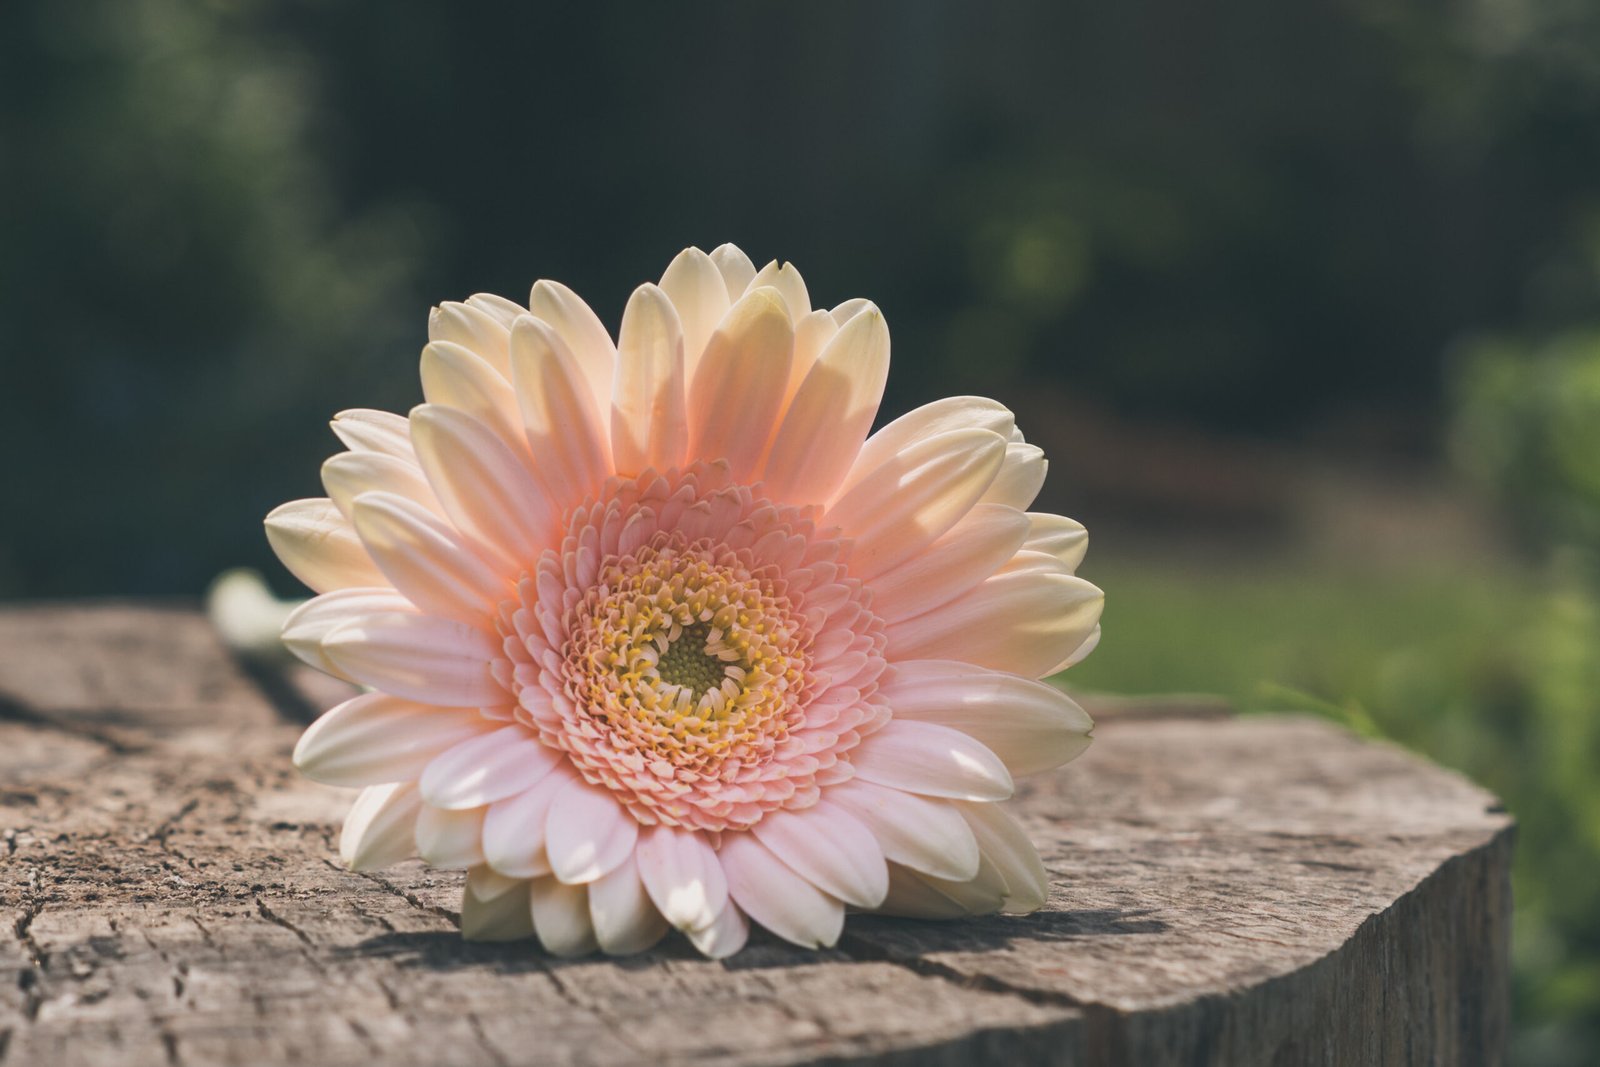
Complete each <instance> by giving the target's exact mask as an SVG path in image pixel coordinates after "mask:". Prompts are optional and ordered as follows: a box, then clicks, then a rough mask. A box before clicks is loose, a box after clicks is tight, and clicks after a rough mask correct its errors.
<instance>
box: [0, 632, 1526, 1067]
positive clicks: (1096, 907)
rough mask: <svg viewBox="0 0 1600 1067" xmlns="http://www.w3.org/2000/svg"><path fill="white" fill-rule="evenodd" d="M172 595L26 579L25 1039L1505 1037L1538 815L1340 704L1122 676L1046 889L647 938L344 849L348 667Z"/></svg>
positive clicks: (781, 1053) (341, 1046)
mask: <svg viewBox="0 0 1600 1067" xmlns="http://www.w3.org/2000/svg"><path fill="white" fill-rule="evenodd" d="M267 682H268V684H266V685H265V687H264V686H263V685H262V684H261V682H260V681H255V680H252V678H251V676H250V675H249V674H247V673H246V672H244V671H242V670H241V669H240V668H239V667H238V666H236V665H235V664H234V663H232V662H231V661H230V660H229V658H228V656H227V655H226V654H225V652H224V651H223V649H222V648H221V647H220V646H219V645H218V644H217V642H216V640H215V638H214V637H213V636H212V634H211V633H210V631H209V629H208V628H207V626H206V624H205V622H204V621H203V620H202V619H201V618H200V617H199V616H198V615H197V614H195V613H193V612H191V611H189V610H187V609H184V608H181V607H171V608H161V607H153V606H149V605H124V606H82V607H72V606H37V607H13V608H11V609H8V610H4V611H0V828H3V834H4V840H3V842H0V911H3V913H4V915H3V919H0V923H3V925H0V930H3V931H4V936H3V937H0V954H3V956H4V966H5V967H6V968H7V970H8V973H10V974H13V975H15V979H14V980H8V981H6V982H4V983H0V1062H4V1063H5V1064H7V1065H10V1064H18V1065H30V1067H32V1065H62V1067H66V1065H73V1064H116V1065H141V1064H178V1065H183V1064H187V1065H198V1064H212V1063H239V1064H290V1063H294V1064H362V1065H370V1064H374V1063H381V1064H384V1065H401V1064H486V1065H504V1064H536V1063H586V1064H587V1063H592V1064H617V1063H645V1062H648V1063H691V1062H692V1063H708V1064H779V1063H785V1064H786V1063H815V1062H830V1063H841V1062H848V1063H856V1062H864V1063H904V1064H919V1065H920V1064H940V1063H969V1062H982V1063H1006V1064H1023V1063H1060V1064H1139V1065H1151V1064H1153V1065H1160V1064H1179V1063H1182V1064H1195V1063H1219V1064H1284V1065H1287V1064H1301V1063H1310V1064H1365V1063H1466V1064H1472V1063H1498V1062H1500V1061H1501V1060H1502V1057H1503V1049H1504V1045H1505V1038H1506V1026H1507V1017H1506V1013H1507V987H1506V982H1507V967H1508V963H1507V954H1508V941H1509V907H1510V890H1509V882H1508V868H1509V862H1510V850H1511V826H1510V821H1509V819H1508V818H1507V816H1506V815H1505V814H1504V813H1503V812H1502V811H1501V809H1500V808H1499V807H1498V805H1497V804H1496V803H1495V800H1494V798H1493V797H1491V796H1489V795H1488V794H1486V793H1484V792H1483V791H1482V790H1480V789H1478V788H1476V787H1475V786H1473V785H1471V784H1469V783H1467V782H1466V781H1464V780H1462V779H1461V778H1459V777H1457V776H1456V775H1454V774H1450V773H1447V772H1445V771H1442V770H1440V769H1438V768H1436V767H1433V766H1431V765H1429V764H1427V763H1425V762H1423V761H1422V760H1419V759H1417V758H1415V757H1413V756H1410V755H1407V754H1405V753H1403V752H1401V751H1399V750H1397V749H1394V748H1392V747H1389V746H1387V745H1382V744H1374V743H1371V742H1366V741H1361V740H1358V739H1356V738H1353V737H1351V736H1350V735H1348V734H1346V733H1345V732H1343V731H1341V730H1339V729H1337V728H1335V727H1333V726H1330V725H1328V724H1326V723H1322V722H1317V721H1312V720H1308V719H1302V718H1293V717H1252V718H1242V719H1234V718H1228V717H1225V716H1221V715H1218V714H1217V713H1216V709H1215V707H1214V706H1211V705H1208V704H1206V703H1205V702H1195V701H1185V700H1175V701H1166V702H1153V703H1150V704H1147V705H1143V706H1141V705H1139V704H1137V703H1135V704H1133V705H1131V706H1130V705H1127V703H1126V702H1124V704H1123V706H1119V707H1114V708H1110V709H1108V710H1107V712H1106V714H1105V715H1104V717H1103V718H1102V721H1101V725H1100V727H1099V728H1098V730H1097V731H1096V733H1097V740H1096V743H1095V745H1094V746H1093V747H1092V748H1091V749H1090V751H1089V753H1088V754H1087V755H1085V756H1084V757H1083V758H1082V759H1081V760H1080V761H1078V762H1077V763H1075V764H1073V765H1072V766H1070V767H1068V768H1066V769H1065V770H1064V771H1062V772H1060V773H1057V774H1054V775H1048V776H1045V777H1042V778H1037V779H1031V780H1026V781H1025V782H1024V783H1023V786H1022V790H1021V793H1020V796H1019V798H1018V801H1017V802H1016V803H1017V810H1019V812H1020V813H1021V814H1022V815H1024V817H1025V818H1026V821H1027V824H1028V827H1029V829H1030V831H1031V832H1032V833H1033V834H1034V837H1035V840H1036V841H1038V842H1039V844H1040V845H1041V848H1042V852H1043V855H1044V858H1045V863H1046V865H1047V866H1048V868H1049V870H1050V872H1051V876H1052V882H1053V886H1052V892H1051V899H1050V904H1049V906H1048V908H1047V909H1046V910H1044V911H1042V912H1040V913H1038V914H1035V915H1032V916H1027V917H1021V918H1015V917H1013V918H987V919H978V920H969V921H961V922H952V923H923V922H912V921H906V920H892V919H878V918H871V917H865V916H854V917H852V918H851V919H850V920H849V922H848V923H847V925H846V930H845V935H844V938H843V940H842V942H841V943H840V946H839V947H838V949H837V950H834V951H829V952H821V953H811V952H803V951H800V950H796V949H792V948H789V947H788V946H786V945H783V944H780V943H778V942H776V941H774V940H772V939H770V938H765V937H762V936H760V935H757V936H756V937H754V938H753V939H752V943H751V947H750V948H749V949H747V950H746V951H745V952H743V953H741V954H740V955H738V956H736V957H735V958H733V959H731V960H728V961H725V962H722V963H712V962H707V961H704V960H701V959H699V958H697V957H696V956H695V954H694V953H693V952H692V950H690V949H689V948H688V946H687V945H685V944H683V943H682V942H680V941H668V942H665V943H663V945H662V946H661V947H660V948H659V949H657V950H656V951H654V952H651V953H649V954H646V955H644V956H640V957H636V958H631V959H628V960H623V961H620V962H618V961H609V960H604V959H598V958H594V959H585V960H578V961H559V960H554V959H551V958H549V957H547V956H545V955H544V954H542V953H541V952H540V951H539V950H538V948H537V946H536V945H535V944H534V943H532V942H531V941H530V942H522V943H517V944H511V945H470V944H464V943H463V942H461V941H460V939H459V937H458V935H457V933H456V930H455V924H456V908H457V900H458V895H459V885H460V876H459V875H458V874H456V873H454V872H437V871H428V870H425V869H423V868H422V867H421V866H420V865H415V864H409V865H405V866H401V867H398V868H395V869H393V870H391V871H386V872H384V873H383V874H382V875H381V876H377V875H361V874H353V873H350V872H348V871H346V870H344V869H343V868H342V867H340V865H339V863H338V859H337V855H336V851H335V847H334V842H335V840H336V834H337V827H338V824H339V819H340V817H341V815H342V813H343V810H344V808H345V807H346V805H347V804H348V802H349V798H350V797H349V794H348V793H346V792H344V791H341V790H336V789H331V788H328V787H324V786H319V785H316V784H313V783H310V782H307V781H304V780H302V779H301V778H299V777H298V775H297V774H296V773H295V772H294V770H293V768H292V767H291V766H290V764H289V751H290V748H291V747H292V745H293V742H294V739H295V736H296V734H297V732H298V727H297V726H296V725H295V724H294V723H293V722H291V721H289V718H290V717H292V716H294V715H297V714H303V713H304V712H305V711H306V709H307V708H308V707H309V706H310V705H314V704H317V703H319V702H324V701H331V700H333V699H336V698H337V696H338V691H337V689H336V688H332V686H333V683H329V682H327V681H325V680H323V681H316V680H314V679H311V678H307V677H303V676H302V677H297V678H296V679H295V683H294V684H293V685H286V684H284V683H282V682H273V681H271V680H270V679H268V680H267Z"/></svg>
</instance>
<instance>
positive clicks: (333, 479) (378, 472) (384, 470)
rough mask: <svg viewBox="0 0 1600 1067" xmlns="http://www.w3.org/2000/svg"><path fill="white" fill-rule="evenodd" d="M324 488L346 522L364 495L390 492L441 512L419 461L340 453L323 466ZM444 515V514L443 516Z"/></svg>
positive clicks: (381, 455) (361, 453)
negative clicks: (357, 499)
mask: <svg viewBox="0 0 1600 1067" xmlns="http://www.w3.org/2000/svg"><path fill="white" fill-rule="evenodd" d="M322 487H323V488H324V489H325V490H327V492H328V497H329V498H330V499H331V500H332V501H333V504H334V506H335V507H337V508H338V509H339V512H340V513H341V514H342V515H344V516H345V517H346V518H349V517H350V508H351V505H352V504H354V502H355V498H356V497H358V496H360V495H361V494H362V493H371V492H387V493H394V494H397V495H399V496H403V497H405V498H406V499H408V500H412V501H415V502H416V503H418V504H420V505H422V506H423V507H425V508H427V509H428V510H429V511H433V512H440V508H439V501H438V499H437V498H436V497H435V496H434V495H433V488H432V487H431V486H429V485H428V479H427V478H426V477H424V476H423V473H422V468H421V467H419V466H418V465H417V461H416V460H415V459H414V458H412V459H401V458H400V457H399V456H391V455H388V454H386V453H383V452H340V453H339V454H338V455H337V456H334V457H333V458H332V459H330V460H328V461H327V462H326V463H324V464H323V465H322ZM441 513H442V512H441Z"/></svg>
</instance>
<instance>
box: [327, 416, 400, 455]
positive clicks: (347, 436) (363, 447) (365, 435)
mask: <svg viewBox="0 0 1600 1067" xmlns="http://www.w3.org/2000/svg"><path fill="white" fill-rule="evenodd" d="M328 425H329V426H331V427H333V432H334V434H336V435H337V436H338V438H339V440H341V441H343V442H344V444H345V447H346V448H348V449H350V451H352V452H378V453H382V454H384V455H388V456H394V457H395V458H396V459H406V460H410V461H411V462H413V463H415V462H416V460H417V456H416V453H415V452H413V451H412V450H411V424H410V423H409V422H407V421H406V417H405V416H404V415H396V414H394V413H393V412H390V411H373V410H371V409H370V408H351V409H349V410H348V411H341V412H339V414H337V415H335V416H334V417H333V421H332V422H331V423H329V424H328Z"/></svg>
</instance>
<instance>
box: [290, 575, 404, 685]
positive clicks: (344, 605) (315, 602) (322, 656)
mask: <svg viewBox="0 0 1600 1067" xmlns="http://www.w3.org/2000/svg"><path fill="white" fill-rule="evenodd" d="M416 610H417V608H416V605H415V604H413V603H412V602H411V601H410V600H408V599H406V597H405V596H404V595H403V594H401V593H400V592H399V591H398V590H395V589H390V588H388V587H387V586H382V587H378V588H372V589H335V590H334V591H333V592H331V593H323V594H322V595H321V596H314V597H312V598H311V599H310V600H308V601H306V602H305V603H304V604H301V605H300V606H299V607H298V608H295V609H294V610H293V611H292V612H290V613H289V617H288V618H287V619H285V620H283V633H282V635H281V636H282V638H283V645H284V647H285V648H287V649H288V650H289V651H290V652H292V653H294V654H295V655H296V656H299V657H300V658H301V659H302V660H304V661H305V662H306V663H309V664H310V665H311V666H313V667H315V668H317V670H319V671H326V672H327V673H329V674H331V675H333V676H334V677H336V678H343V679H344V680H345V681H347V682H353V681H355V679H354V678H351V677H349V676H348V675H346V674H345V673H344V672H343V671H342V670H340V669H339V667H338V666H337V665H336V664H335V663H334V662H333V660H331V659H329V658H328V655H327V653H325V652H323V651H322V639H323V638H324V637H327V636H328V634H329V633H331V632H332V631H333V630H334V628H335V627H338V626H341V625H343V624H344V623H347V622H349V621H350V620H351V619H359V618H362V617H364V616H367V615H377V614H380V613H386V612H393V611H399V612H408V611H409V612H415V611H416Z"/></svg>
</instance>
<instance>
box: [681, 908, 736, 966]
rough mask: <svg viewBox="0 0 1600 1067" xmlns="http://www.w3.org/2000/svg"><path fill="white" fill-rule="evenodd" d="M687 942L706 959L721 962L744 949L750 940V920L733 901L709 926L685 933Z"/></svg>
mask: <svg viewBox="0 0 1600 1067" xmlns="http://www.w3.org/2000/svg"><path fill="white" fill-rule="evenodd" d="M685 932H686V933H687V934H688V937H689V941H690V943H691V944H693V945H694V947H695V948H697V949H699V950H700V953H701V954H702V955H703V956H705V957H706V958H707V959H713V960H721V959H727V958H728V957H729V956H731V955H733V954H734V953H735V952H738V951H739V950H740V949H742V948H744V943H745V942H746V941H747V940H749V938H750V920H749V919H746V918H745V915H744V912H742V911H740V910H739V906H738V905H737V904H735V903H733V901H731V900H730V901H729V902H728V904H727V906H726V907H725V908H723V909H722V911H720V912H719V913H718V914H717V917H716V919H714V920H713V921H712V923H711V925H710V926H702V927H700V928H698V929H695V930H688V931H685Z"/></svg>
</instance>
